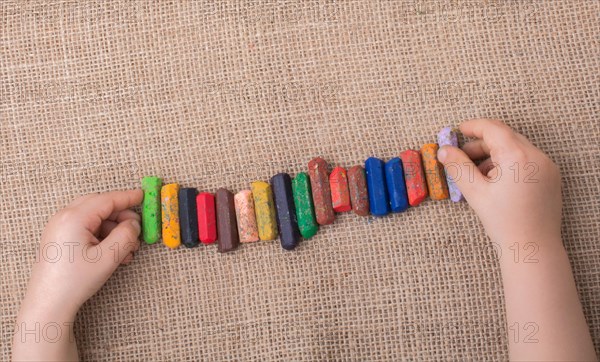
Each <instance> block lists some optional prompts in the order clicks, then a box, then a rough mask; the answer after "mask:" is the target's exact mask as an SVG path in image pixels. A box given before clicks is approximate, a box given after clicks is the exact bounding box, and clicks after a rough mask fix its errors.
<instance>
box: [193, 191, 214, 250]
mask: <svg viewBox="0 0 600 362" xmlns="http://www.w3.org/2000/svg"><path fill="white" fill-rule="evenodd" d="M196 206H197V208H198V230H199V232H200V241H201V242H202V244H213V243H214V242H215V241H217V216H216V208H215V196H214V195H213V194H211V193H209V192H202V193H200V194H198V196H197V197H196Z"/></svg>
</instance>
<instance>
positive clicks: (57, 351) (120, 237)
mask: <svg viewBox="0 0 600 362" xmlns="http://www.w3.org/2000/svg"><path fill="white" fill-rule="evenodd" d="M143 197H144V195H143V193H142V191H141V190H133V191H121V192H109V193H105V194H93V195H87V196H83V197H80V198H79V199H77V200H75V201H74V202H73V203H72V204H71V205H69V206H68V207H67V208H65V209H64V210H61V211H59V212H58V213H57V214H56V215H54V216H53V217H52V218H51V219H50V221H49V222H48V225H46V228H45V230H44V232H43V234H42V241H41V243H40V249H39V254H38V255H37V258H36V261H35V262H34V265H33V270H32V272H31V279H30V280H29V284H28V286H27V293H26V294H25V299H24V300H23V302H22V303H21V309H20V310H19V315H18V317H17V322H16V326H15V331H16V332H15V334H14V337H13V360H15V361H22V360H28V361H29V360H44V361H66V360H78V358H79V357H78V353H77V345H76V343H75V339H74V338H73V322H74V320H75V315H76V314H77V311H78V310H79V307H81V305H82V304H83V303H85V301H86V300H88V299H89V298H90V297H91V296H92V295H94V294H95V293H96V292H97V291H98V289H100V288H101V287H102V285H104V283H105V282H106V281H107V280H108V278H110V276H111V275H112V273H113V272H114V271H115V269H117V267H118V266H119V265H120V264H127V263H129V262H130V261H131V260H132V259H133V252H134V251H136V250H137V249H138V248H139V245H140V244H139V241H138V236H139V235H140V217H139V216H138V215H137V214H136V213H135V212H133V211H132V210H129V208H130V207H133V206H135V205H138V204H140V203H141V202H142V198H143ZM47 326H52V328H54V329H55V330H56V329H58V334H57V335H58V337H57V338H56V339H55V338H52V339H48V338H41V336H40V335H39V333H40V332H39V331H40V330H43V329H44V328H46V327H47ZM32 330H33V332H31V331H32Z"/></svg>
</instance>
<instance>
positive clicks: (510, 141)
mask: <svg viewBox="0 0 600 362" xmlns="http://www.w3.org/2000/svg"><path fill="white" fill-rule="evenodd" d="M459 128H460V131H461V132H462V133H463V134H464V135H465V136H467V137H477V138H479V139H482V140H483V141H484V142H485V143H486V144H487V145H488V146H489V149H490V153H492V152H493V151H494V150H504V149H511V148H513V147H514V146H515V144H516V143H517V140H518V138H517V136H516V133H515V132H514V131H513V130H512V128H510V127H509V126H508V125H506V124H505V123H503V122H501V121H498V120H492V119H474V120H470V121H466V122H463V123H462V124H461V125H460V126H459Z"/></svg>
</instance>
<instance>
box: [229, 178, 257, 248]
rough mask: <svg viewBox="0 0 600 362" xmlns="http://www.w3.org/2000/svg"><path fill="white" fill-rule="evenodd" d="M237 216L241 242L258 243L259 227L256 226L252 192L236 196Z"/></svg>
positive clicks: (242, 192)
mask: <svg viewBox="0 0 600 362" xmlns="http://www.w3.org/2000/svg"><path fill="white" fill-rule="evenodd" d="M235 214H236V216H237V225H238V233H239V235H240V242H242V243H253V242H255V241H258V240H259V238H258V227H257V226H256V214H255V211H254V197H253V196H252V191H250V190H242V191H240V192H238V193H237V194H236V195H235Z"/></svg>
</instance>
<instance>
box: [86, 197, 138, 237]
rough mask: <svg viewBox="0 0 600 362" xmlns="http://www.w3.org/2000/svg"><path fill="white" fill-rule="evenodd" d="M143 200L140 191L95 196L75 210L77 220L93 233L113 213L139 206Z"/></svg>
mask: <svg viewBox="0 0 600 362" xmlns="http://www.w3.org/2000/svg"><path fill="white" fill-rule="evenodd" d="M143 198H144V193H143V192H142V190H130V191H113V192H107V193H103V194H98V195H95V196H94V197H91V198H89V199H88V200H86V201H85V202H84V203H81V204H80V205H79V206H77V207H76V208H75V211H76V215H77V218H79V219H80V220H81V221H82V223H83V224H84V227H86V228H87V229H88V230H89V231H90V232H92V233H94V232H96V231H97V230H98V228H99V227H100V225H101V224H102V221H104V220H107V219H108V218H109V217H110V216H111V215H112V214H113V213H115V212H118V211H123V210H126V209H129V208H131V207H133V206H136V205H139V204H140V203H141V202H142V199H143Z"/></svg>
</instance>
